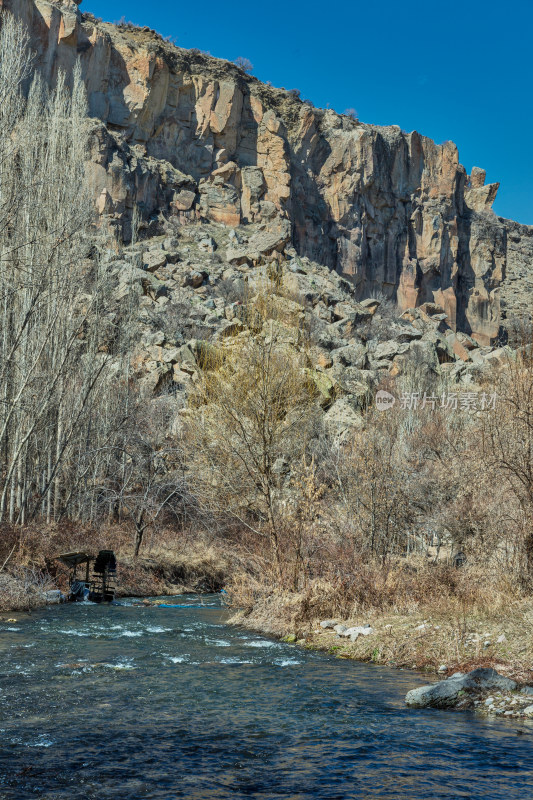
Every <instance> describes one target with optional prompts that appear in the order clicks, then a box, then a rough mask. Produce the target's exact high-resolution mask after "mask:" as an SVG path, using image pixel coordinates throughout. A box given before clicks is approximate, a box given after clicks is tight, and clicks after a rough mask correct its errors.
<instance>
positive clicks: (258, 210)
mask: <svg viewBox="0 0 533 800" xmlns="http://www.w3.org/2000/svg"><path fill="white" fill-rule="evenodd" d="M78 5H79V2H74V1H73V0H63V2H47V1H46V0H0V7H3V8H5V9H8V10H10V11H12V12H13V13H15V14H16V15H17V16H19V17H20V18H22V19H23V20H24V21H25V23H26V25H27V27H28V29H29V31H30V33H31V40H32V46H33V47H34V49H35V51H36V54H37V63H38V66H39V68H40V69H41V71H42V72H43V74H44V75H45V77H46V79H47V80H48V81H51V82H52V81H53V80H54V77H55V76H56V75H57V71H58V70H59V69H64V70H66V71H67V73H68V72H70V71H71V70H72V68H73V65H74V64H75V62H76V60H77V59H78V58H79V59H80V60H81V64H82V69H83V73H84V76H85V80H86V84H87V91H88V98H89V106H90V113H91V116H92V117H93V118H94V129H93V138H92V141H93V144H92V158H91V168H90V173H91V180H92V184H93V188H94V192H95V197H96V198H97V205H98V210H99V212H100V213H101V214H102V215H105V217H106V218H107V220H108V222H109V223H110V224H112V225H115V226H116V227H117V228H118V229H119V231H120V232H121V234H122V235H123V236H124V237H125V238H126V239H127V237H128V236H129V230H130V224H131V217H132V213H133V209H134V208H135V207H137V208H138V209H139V210H140V212H141V214H142V215H143V217H144V218H145V219H150V218H151V217H155V216H157V215H158V214H161V213H163V214H164V215H167V216H168V215H171V214H173V215H177V216H178V217H179V218H180V220H181V221H182V223H183V224H189V223H193V222H194V221H195V220H201V219H202V220H208V221H211V222H215V223H220V224H224V225H228V226H233V227H236V226H238V225H243V224H247V223H259V224H262V225H264V227H265V231H266V232H273V233H276V234H280V232H281V233H283V232H284V231H286V238H287V240H289V239H290V241H291V244H292V245H293V246H294V247H295V248H296V251H297V252H298V253H299V254H300V255H302V256H308V257H309V258H311V259H312V260H314V261H316V262H319V263H322V264H324V265H327V266H329V267H330V268H331V269H332V270H335V271H336V272H338V273H339V274H341V275H343V276H344V277H346V278H348V279H349V280H350V281H351V282H352V283H353V285H354V291H355V293H356V296H357V297H359V298H363V297H368V296H370V295H372V294H373V293H375V292H377V291H381V292H384V293H385V294H387V295H389V296H391V297H395V298H397V300H398V302H399V304H400V306H401V307H403V308H408V307H413V306H419V305H421V304H422V303H424V302H427V301H431V302H436V303H437V304H439V305H441V306H442V307H443V308H444V309H445V311H446V313H447V314H448V319H449V321H450V323H451V325H452V326H453V327H457V328H458V329H459V330H462V331H464V332H466V333H470V334H471V335H472V336H473V337H474V338H475V339H477V340H478V341H479V342H480V343H482V344H489V343H492V342H494V341H495V340H496V339H497V338H498V336H499V335H500V333H501V328H502V322H503V323H505V318H509V317H511V316H513V315H514V314H516V313H518V312H519V311H524V310H526V311H527V308H528V304H529V298H530V297H531V289H533V279H532V278H530V273H531V257H532V255H533V229H532V228H528V227H527V226H520V225H517V224H516V223H511V222H508V221H506V220H502V219H500V218H498V217H497V216H496V215H495V214H494V212H493V211H492V204H493V202H494V199H495V197H496V192H497V189H498V184H489V185H485V173H484V171H483V170H481V169H476V168H475V169H474V170H473V171H472V174H471V175H468V174H467V173H466V171H465V169H464V167H463V166H462V165H461V164H460V163H459V158H458V152H457V148H456V146H455V145H454V144H453V143H452V142H445V143H444V144H442V145H437V144H435V143H434V142H433V141H431V140H430V139H428V138H426V137H424V136H421V135H420V134H419V133H417V132H412V133H405V132H404V131H401V130H400V129H399V128H398V127H396V126H390V127H377V126H373V125H367V124H363V123H360V122H358V121H356V120H353V119H351V118H349V117H347V116H344V115H339V114H337V113H335V112H334V111H332V110H320V109H316V108H314V107H313V106H312V105H311V104H310V103H308V102H305V101H304V102H302V101H301V100H300V99H299V98H298V97H297V96H295V93H291V92H287V91H285V90H282V89H275V88H273V87H271V86H267V85H265V84H262V83H261V82H260V81H258V80H257V79H255V78H254V77H252V76H250V75H247V74H245V73H244V72H243V71H242V70H240V69H239V68H238V67H237V66H236V65H235V64H232V63H229V62H226V61H223V60H220V59H215V58H212V57H210V56H207V55H204V54H202V53H200V52H198V51H193V50H184V49H180V48H178V47H175V46H174V45H173V44H171V43H169V42H167V41H164V40H163V39H162V38H161V37H160V36H159V35H157V34H156V33H155V32H153V31H150V30H149V29H147V28H133V27H129V26H124V25H123V26H120V25H118V26H117V25H111V24H107V23H103V22H101V21H98V20H96V19H95V18H94V17H92V15H90V14H82V13H81V11H80V9H79V8H78ZM177 34H178V35H179V31H177ZM526 295H527V296H526Z"/></svg>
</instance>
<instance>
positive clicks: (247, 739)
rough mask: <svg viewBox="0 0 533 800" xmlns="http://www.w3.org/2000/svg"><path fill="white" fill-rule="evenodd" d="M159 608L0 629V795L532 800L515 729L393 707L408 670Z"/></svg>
mask: <svg viewBox="0 0 533 800" xmlns="http://www.w3.org/2000/svg"><path fill="white" fill-rule="evenodd" d="M170 602H174V603H181V604H182V606H183V607H181V608H158V607H139V606H136V605H134V604H133V602H132V603H128V604H127V605H122V606H108V607H106V606H96V605H82V604H80V605H68V606H57V607H54V608H51V609H46V610H43V611H40V612H38V613H35V614H34V615H32V617H30V618H28V619H20V620H19V621H18V622H17V623H7V622H3V623H0V798H2V800H25V799H26V798H39V800H67V798H68V800H78V798H80V799H81V798H87V799H93V800H108V799H109V800H110V799H111V798H113V800H115V798H116V799H117V800H118V798H120V800H137V799H140V798H153V800H173V799H174V798H182V797H183V798H190V800H212V799H213V800H225V799H226V798H232V800H238V799H239V798H264V799H265V800H274V798H285V800H304V798H305V799H307V798H327V799H328V800H341V799H342V800H344V798H381V799H382V800H385V799H387V800H388V799H389V798H402V800H406V799H407V800H415V799H417V798H432V799H435V798H450V799H451V798H484V799H485V800H498V799H499V798H505V800H512V798H520V799H521V800H527V798H533V726H528V725H527V724H521V725H518V724H516V723H514V724H513V723H509V722H504V721H503V720H498V721H494V722H488V721H486V720H483V719H479V718H477V717H475V716H474V715H472V714H468V713H457V714H454V713H446V712H441V711H434V710H433V711H432V710H420V711H416V710H408V709H406V708H405V707H404V704H403V698H404V696H405V693H406V692H407V691H408V689H410V688H412V687H413V686H415V685H416V684H417V683H420V682H422V679H421V678H420V676H416V675H413V674H408V673H402V672H397V671H393V670H388V669H386V668H383V667H372V666H369V665H363V664H357V663H355V662H350V661H341V660H338V659H335V658H333V657H331V656H328V655H324V654H318V653H311V652H307V651H305V650H301V649H299V648H297V647H295V646H292V645H288V644H282V643H279V642H275V641H271V640H269V639H267V638H264V637H261V636H259V635H256V634H253V633H249V632H247V631H243V630H239V629H234V628H231V627H229V626H227V625H226V624H225V612H224V610H223V609H222V608H221V606H220V601H219V598H218V597H215V596H208V597H205V598H201V599H200V600H199V599H198V598H193V597H190V596H184V597H182V598H180V599H179V600H176V599H174V600H172V601H170ZM14 616H17V615H14ZM520 734H521V735H520Z"/></svg>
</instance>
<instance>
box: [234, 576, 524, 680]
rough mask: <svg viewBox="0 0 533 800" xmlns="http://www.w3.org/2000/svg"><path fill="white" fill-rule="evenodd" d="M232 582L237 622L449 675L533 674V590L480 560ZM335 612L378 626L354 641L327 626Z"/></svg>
mask: <svg viewBox="0 0 533 800" xmlns="http://www.w3.org/2000/svg"><path fill="white" fill-rule="evenodd" d="M229 590H230V597H231V600H232V603H233V605H234V607H235V608H236V614H235V616H234V617H233V620H232V621H233V622H235V623H237V624H243V625H245V626H246V627H251V628H254V629H256V630H260V631H263V632H265V633H270V634H273V635H277V636H280V637H285V636H290V637H291V638H295V639H296V640H298V641H299V642H301V643H302V644H304V643H305V644H306V645H307V646H309V647H313V648H318V649H323V650H328V651H330V652H332V653H334V654H335V655H337V656H339V657H341V658H354V659H357V660H362V661H373V662H375V663H379V664H388V665H390V666H396V667H401V668H409V669H418V670H427V671H430V672H434V671H437V670H438V669H439V668H440V667H441V666H442V665H445V666H446V674H452V673H453V672H455V671H457V670H460V671H465V670H467V669H474V668H475V667H477V666H493V667H495V668H496V669H498V670H499V671H500V672H502V673H504V674H509V675H511V676H512V677H514V678H515V679H518V680H521V681H522V682H527V681H530V682H533V601H532V599H531V597H528V596H527V595H522V594H521V593H520V592H519V591H518V590H517V589H516V588H515V587H513V586H511V585H507V584H506V583H505V582H503V583H502V582H500V583H497V582H495V581H494V580H490V579H489V576H487V575H484V576H483V575H482V574H480V573H478V572H476V571H475V570H473V569H468V570H466V569H465V570H455V569H452V568H450V567H443V566H440V565H424V566H420V565H419V566H414V565H410V564H409V565H407V566H406V565H404V566H403V567H399V566H396V567H395V568H393V567H390V568H387V569H385V568H383V567H377V566H374V567H372V565H364V567H362V568H361V571H360V573H359V574H358V575H355V576H354V582H353V583H352V585H350V586H347V585H346V580H344V581H340V580H339V581H338V582H337V583H336V584H335V583H333V582H330V581H326V580H316V581H314V582H312V583H310V585H309V586H308V587H307V589H306V590H305V591H300V592H282V593H279V592H277V591H275V590H274V589H273V588H272V586H268V585H264V584H261V583H260V582H258V581H251V580H250V579H247V578H246V577H245V576H241V579H240V580H239V581H238V582H236V581H233V582H232V584H231V585H230V587H229ZM237 609H239V610H237ZM325 619H335V620H337V621H338V622H342V623H344V624H346V625H347V626H348V627H351V626H356V625H364V624H370V625H371V626H372V628H373V633H372V634H371V635H369V636H360V637H359V638H358V639H357V640H356V641H355V642H351V641H350V640H347V639H345V638H341V637H339V636H337V635H336V633H335V632H333V631H332V630H323V629H322V628H321V627H320V625H319V622H320V621H322V620H325ZM502 637H503V638H502ZM498 640H500V641H498Z"/></svg>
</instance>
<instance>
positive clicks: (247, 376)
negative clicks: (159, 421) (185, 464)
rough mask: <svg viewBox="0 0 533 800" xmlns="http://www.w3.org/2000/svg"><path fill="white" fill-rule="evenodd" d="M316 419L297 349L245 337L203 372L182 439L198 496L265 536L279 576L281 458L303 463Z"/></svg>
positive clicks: (270, 339)
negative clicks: (225, 358)
mask: <svg viewBox="0 0 533 800" xmlns="http://www.w3.org/2000/svg"><path fill="white" fill-rule="evenodd" d="M315 422H316V409H315V404H314V397H313V390H312V388H311V387H310V384H309V381H308V379H307V376H306V374H305V371H304V369H303V364H302V363H301V360H300V357H299V355H298V354H297V353H295V352H292V351H291V350H290V349H288V348H286V347H285V346H283V345H282V344H281V343H279V342H278V341H277V340H276V337H275V335H271V336H266V337H261V336H259V337H256V338H255V339H252V338H250V339H248V340H246V341H245V342H243V343H242V344H241V347H240V348H239V347H233V348H232V351H231V357H230V358H228V360H226V361H225V360H224V359H223V358H222V360H221V362H220V363H218V364H217V365H213V366H212V368H211V369H209V370H206V371H205V372H204V374H203V378H202V380H201V382H200V385H199V387H198V392H197V394H196V396H195V397H194V398H193V407H192V408H191V409H190V411H189V414H188V419H187V426H186V435H185V443H186V447H187V451H188V452H189V453H190V463H189V471H188V479H189V482H190V485H191V487H192V490H193V493H194V494H195V496H196V497H198V498H199V502H203V503H204V504H206V505H208V506H209V507H210V508H211V509H212V510H213V511H214V512H215V513H217V512H218V513H221V512H223V513H226V514H228V515H230V516H232V517H233V518H234V519H236V520H238V521H239V522H240V523H241V524H242V525H244V526H246V527H247V528H248V529H249V530H252V531H254V532H255V533H256V534H257V535H259V536H268V538H269V540H270V546H271V552H272V558H273V562H274V566H275V570H276V573H277V577H278V579H279V580H281V579H282V542H281V541H280V538H281V535H282V525H281V520H282V513H283V505H282V496H281V493H280V492H279V481H280V474H279V473H280V464H281V465H282V464H283V463H284V462H286V463H289V464H290V463H292V462H294V461H297V460H298V461H300V460H301V459H302V457H303V455H304V454H305V453H306V450H307V447H308V444H309V440H310V437H311V434H312V431H313V427H314V425H315Z"/></svg>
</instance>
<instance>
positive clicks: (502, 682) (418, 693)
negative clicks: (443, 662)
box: [405, 669, 517, 708]
mask: <svg viewBox="0 0 533 800" xmlns="http://www.w3.org/2000/svg"><path fill="white" fill-rule="evenodd" d="M516 688H517V684H516V682H515V681H512V680H511V679H510V678H505V677H504V676H503V675H500V674H499V673H498V672H496V670H494V669H475V670H473V671H472V672H468V673H467V674H466V675H463V674H461V673H455V675H452V677H451V678H448V679H447V680H445V681H439V682H438V683H432V684H429V685H428V686H420V687H419V688H418V689H411V691H410V692H407V695H406V697H405V702H406V704H407V705H408V706H412V707H413V708H427V707H430V708H464V707H466V706H469V705H471V704H472V703H473V702H474V700H477V699H479V698H480V696H481V695H483V693H485V692H491V691H494V690H500V691H506V692H512V691H513V690H514V689H516Z"/></svg>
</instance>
